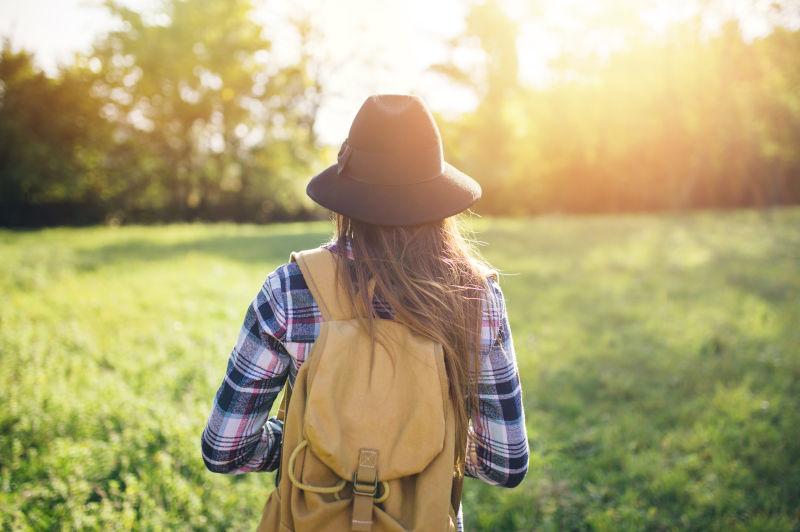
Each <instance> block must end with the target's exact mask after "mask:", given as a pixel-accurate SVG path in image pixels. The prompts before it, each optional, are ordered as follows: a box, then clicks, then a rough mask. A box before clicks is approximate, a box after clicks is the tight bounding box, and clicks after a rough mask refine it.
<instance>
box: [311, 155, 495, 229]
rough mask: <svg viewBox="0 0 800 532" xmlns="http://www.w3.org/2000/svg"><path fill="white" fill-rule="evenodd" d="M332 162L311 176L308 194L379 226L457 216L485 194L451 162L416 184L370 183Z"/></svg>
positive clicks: (351, 216)
mask: <svg viewBox="0 0 800 532" xmlns="http://www.w3.org/2000/svg"><path fill="white" fill-rule="evenodd" d="M337 170H338V168H337V165H335V164H334V165H332V166H330V167H328V168H326V169H325V170H323V171H322V172H321V173H319V174H317V175H316V176H314V177H313V178H312V179H311V182H309V184H308V186H307V187H306V193H307V194H308V196H309V197H310V198H311V199H312V200H314V201H315V202H317V203H319V204H320V205H322V206H323V207H325V208H327V209H330V210H332V211H334V212H338V213H340V214H344V215H345V216H348V217H350V218H353V219H356V220H360V221H362V222H367V223H371V224H375V225H419V224H424V223H428V222H432V221H435V220H440V219H442V218H447V217H448V216H453V215H455V214H458V213H460V212H462V211H464V210H466V209H468V208H469V207H470V206H471V205H472V204H473V203H475V202H476V201H477V200H478V199H479V198H480V197H481V186H480V185H479V184H478V182H477V181H475V180H474V179H472V178H471V177H470V176H468V175H467V174H465V173H464V172H462V171H460V170H459V169H457V168H456V167H454V166H452V165H451V164H448V163H444V172H442V173H441V174H440V175H439V176H437V177H435V178H433V179H429V180H427V181H423V182H420V183H413V184H378V183H366V182H364V181H359V180H356V179H353V178H351V177H349V176H348V175H347V170H346V169H345V171H344V172H342V173H341V174H339V173H338V171H337Z"/></svg>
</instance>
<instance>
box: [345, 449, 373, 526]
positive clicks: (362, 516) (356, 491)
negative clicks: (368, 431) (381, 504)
mask: <svg viewBox="0 0 800 532" xmlns="http://www.w3.org/2000/svg"><path fill="white" fill-rule="evenodd" d="M377 465H378V451H377V450H375V449H360V450H359V451H358V470H357V471H356V474H355V475H354V476H353V519H352V523H351V524H352V526H351V529H352V530H359V531H362V532H369V531H370V530H372V507H373V506H374V505H375V495H376V494H377V491H378V469H377Z"/></svg>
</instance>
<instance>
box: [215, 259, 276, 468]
mask: <svg viewBox="0 0 800 532" xmlns="http://www.w3.org/2000/svg"><path fill="white" fill-rule="evenodd" d="M279 270H280V269H278V270H276V271H274V272H272V273H271V274H270V275H269V276H268V277H267V280H266V281H265V282H264V286H263V287H262V288H261V290H260V291H259V293H258V294H257V295H256V297H255V298H254V299H253V302H252V303H251V304H250V306H249V307H248V309H247V312H246V314H245V318H244V323H243V324H242V328H241V330H240V332H239V338H238V340H237V342H236V345H235V347H234V348H233V351H232V352H231V354H230V358H229V360H228V368H227V371H226V372H225V377H224V378H223V380H222V384H221V385H220V387H219V389H218V390H217V394H216V396H215V398H214V405H213V408H212V411H211V415H210V416H209V418H208V423H207V424H206V428H205V430H203V436H202V440H201V443H202V454H203V461H204V462H205V464H206V467H207V468H208V469H209V470H210V471H213V472H215V473H228V474H239V473H247V472H249V471H274V470H275V469H277V467H278V465H279V464H280V442H281V439H282V437H283V426H282V424H281V422H280V421H278V420H277V419H275V418H270V419H267V418H268V416H269V410H270V408H271V407H272V403H273V402H274V401H275V397H276V396H277V395H278V392H280V390H281V388H282V387H283V385H284V383H285V382H286V378H287V375H288V373H289V366H290V361H291V359H290V357H289V354H288V353H287V352H286V350H285V349H284V347H283V345H282V344H281V341H282V340H283V338H284V336H285V333H286V325H285V324H286V321H285V314H284V311H283V309H284V305H283V290H282V287H281V277H280V275H279Z"/></svg>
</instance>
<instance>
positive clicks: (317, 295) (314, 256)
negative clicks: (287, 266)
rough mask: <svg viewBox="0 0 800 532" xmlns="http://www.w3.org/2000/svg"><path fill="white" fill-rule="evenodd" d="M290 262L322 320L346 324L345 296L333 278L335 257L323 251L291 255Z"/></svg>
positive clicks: (325, 250)
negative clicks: (297, 270) (295, 266)
mask: <svg viewBox="0 0 800 532" xmlns="http://www.w3.org/2000/svg"><path fill="white" fill-rule="evenodd" d="M290 260H291V261H293V262H296V263H297V265H298V266H299V267H300V271H301V272H302V273H303V278H304V279H305V281H306V284H307V285H308V288H309V290H311V294H312V295H313V296H314V301H316V303H317V306H318V307H319V310H320V312H321V313H322V319H323V320H325V321H334V320H346V319H350V318H351V317H352V312H351V311H350V307H349V305H348V295H347V292H346V291H345V288H344V287H343V286H342V285H341V283H340V282H339V278H338V277H337V275H336V263H337V257H336V256H335V255H334V254H333V252H332V251H330V250H328V249H326V248H324V247H318V248H314V249H308V250H305V251H293V252H292V254H291V255H290ZM342 266H344V265H342Z"/></svg>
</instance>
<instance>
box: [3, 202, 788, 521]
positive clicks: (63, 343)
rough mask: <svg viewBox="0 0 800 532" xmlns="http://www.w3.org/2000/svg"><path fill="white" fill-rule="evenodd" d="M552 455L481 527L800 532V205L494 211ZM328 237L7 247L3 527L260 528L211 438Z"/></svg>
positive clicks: (484, 509)
mask: <svg viewBox="0 0 800 532" xmlns="http://www.w3.org/2000/svg"><path fill="white" fill-rule="evenodd" d="M475 224H476V228H477V229H478V230H479V237H480V238H481V240H485V241H487V242H489V245H488V246H487V247H486V248H485V250H484V253H485V255H486V256H487V258H488V259H489V260H490V261H492V262H493V263H495V264H496V265H497V266H499V267H501V268H502V269H503V271H504V272H505V275H504V277H503V278H502V281H501V284H502V286H503V290H504V293H505V295H506V299H507V302H508V307H509V312H510V317H511V326H512V332H513V335H514V343H515V345H516V349H517V354H518V360H519V365H520V370H521V374H522V379H523V391H524V400H525V406H526V414H527V424H528V429H529V437H530V442H531V447H532V461H531V469H530V473H529V476H528V478H527V479H526V480H525V482H524V483H523V484H522V485H521V486H520V487H519V488H516V489H514V490H505V489H500V488H493V487H490V486H485V485H483V484H480V483H478V482H476V481H468V482H467V483H466V494H465V502H464V504H465V514H466V518H467V525H468V529H470V530H530V529H537V530H565V529H573V530H576V529H577V530H585V529H596V530H631V529H635V530H639V529H657V530H663V529H681V530H684V529H687V530H707V529H716V530H719V529H725V530H728V529H734V530H735V529H741V530H744V529H748V530H770V531H774V530H792V529H797V528H798V527H800V522H798V515H797V508H798V506H799V505H800V504H799V503H800V468H798V463H800V428H798V427H800V389H799V388H798V383H799V382H800V379H798V376H800V350H799V349H798V346H800V335H799V334H800V333H799V332H798V328H797V323H798V322H799V321H800V278H798V275H797V265H798V263H799V262H800V211H798V210H796V209H795V210H783V211H773V212H771V213H768V214H758V213H754V212H749V211H740V212H730V213H705V214H693V215H687V216H625V217H583V218H569V217H558V216H549V217H542V218H538V219H516V220H501V219H490V218H487V219H482V220H478V221H476V222H475ZM329 232H330V228H329V227H328V226H327V225H325V224H322V223H313V224H284V225H270V226H232V225H177V226H156V227H137V226H131V227H123V228H87V229H49V230H42V231H31V232H11V231H0V255H2V256H3V258H4V260H3V261H2V262H0V290H1V291H2V293H3V294H4V296H5V301H4V303H5V304H4V305H2V306H0V402H2V404H3V405H4V406H3V409H2V411H0V508H2V509H3V511H2V512H0V528H3V529H7V528H9V527H10V528H18V529H53V528H58V527H61V528H64V529H74V528H78V529H104V528H114V529H131V528H134V527H135V528H137V529H172V528H197V529H234V530H236V529H252V527H253V526H254V523H255V522H256V520H257V516H258V513H259V512H260V510H261V508H262V505H263V502H264V500H265V498H266V495H267V493H268V492H269V490H270V489H271V486H272V476H271V475H269V474H251V475H244V476H241V477H226V476H220V475H214V474H211V473H208V472H207V471H206V470H205V469H204V467H203V463H202V460H201V458H200V449H199V439H200V432H201V430H202V427H203V424H204V423H205V420H206V416H207V415H208V413H209V411H210V407H211V400H212V397H213V393H214V391H215V390H216V387H217V386H218V385H219V382H220V379H221V377H222V375H223V373H224V370H225V364H226V360H227V355H228V353H229V351H230V348H231V347H232V345H233V342H234V341H235V337H236V334H237V333H238V327H239V325H240V322H241V319H242V317H243V315H244V310H245V305H246V304H247V302H248V301H249V300H250V299H251V298H252V297H253V296H254V294H255V291H256V290H258V288H259V287H260V285H261V283H262V282H263V279H264V278H265V276H266V274H267V273H268V272H269V271H270V270H271V269H272V268H273V267H275V266H276V265H277V264H278V263H280V262H283V261H285V260H286V257H287V256H288V253H289V251H291V250H295V249H301V248H305V247H311V246H313V245H316V244H318V243H319V242H321V241H323V240H324V239H326V238H327V237H328V235H329Z"/></svg>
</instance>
